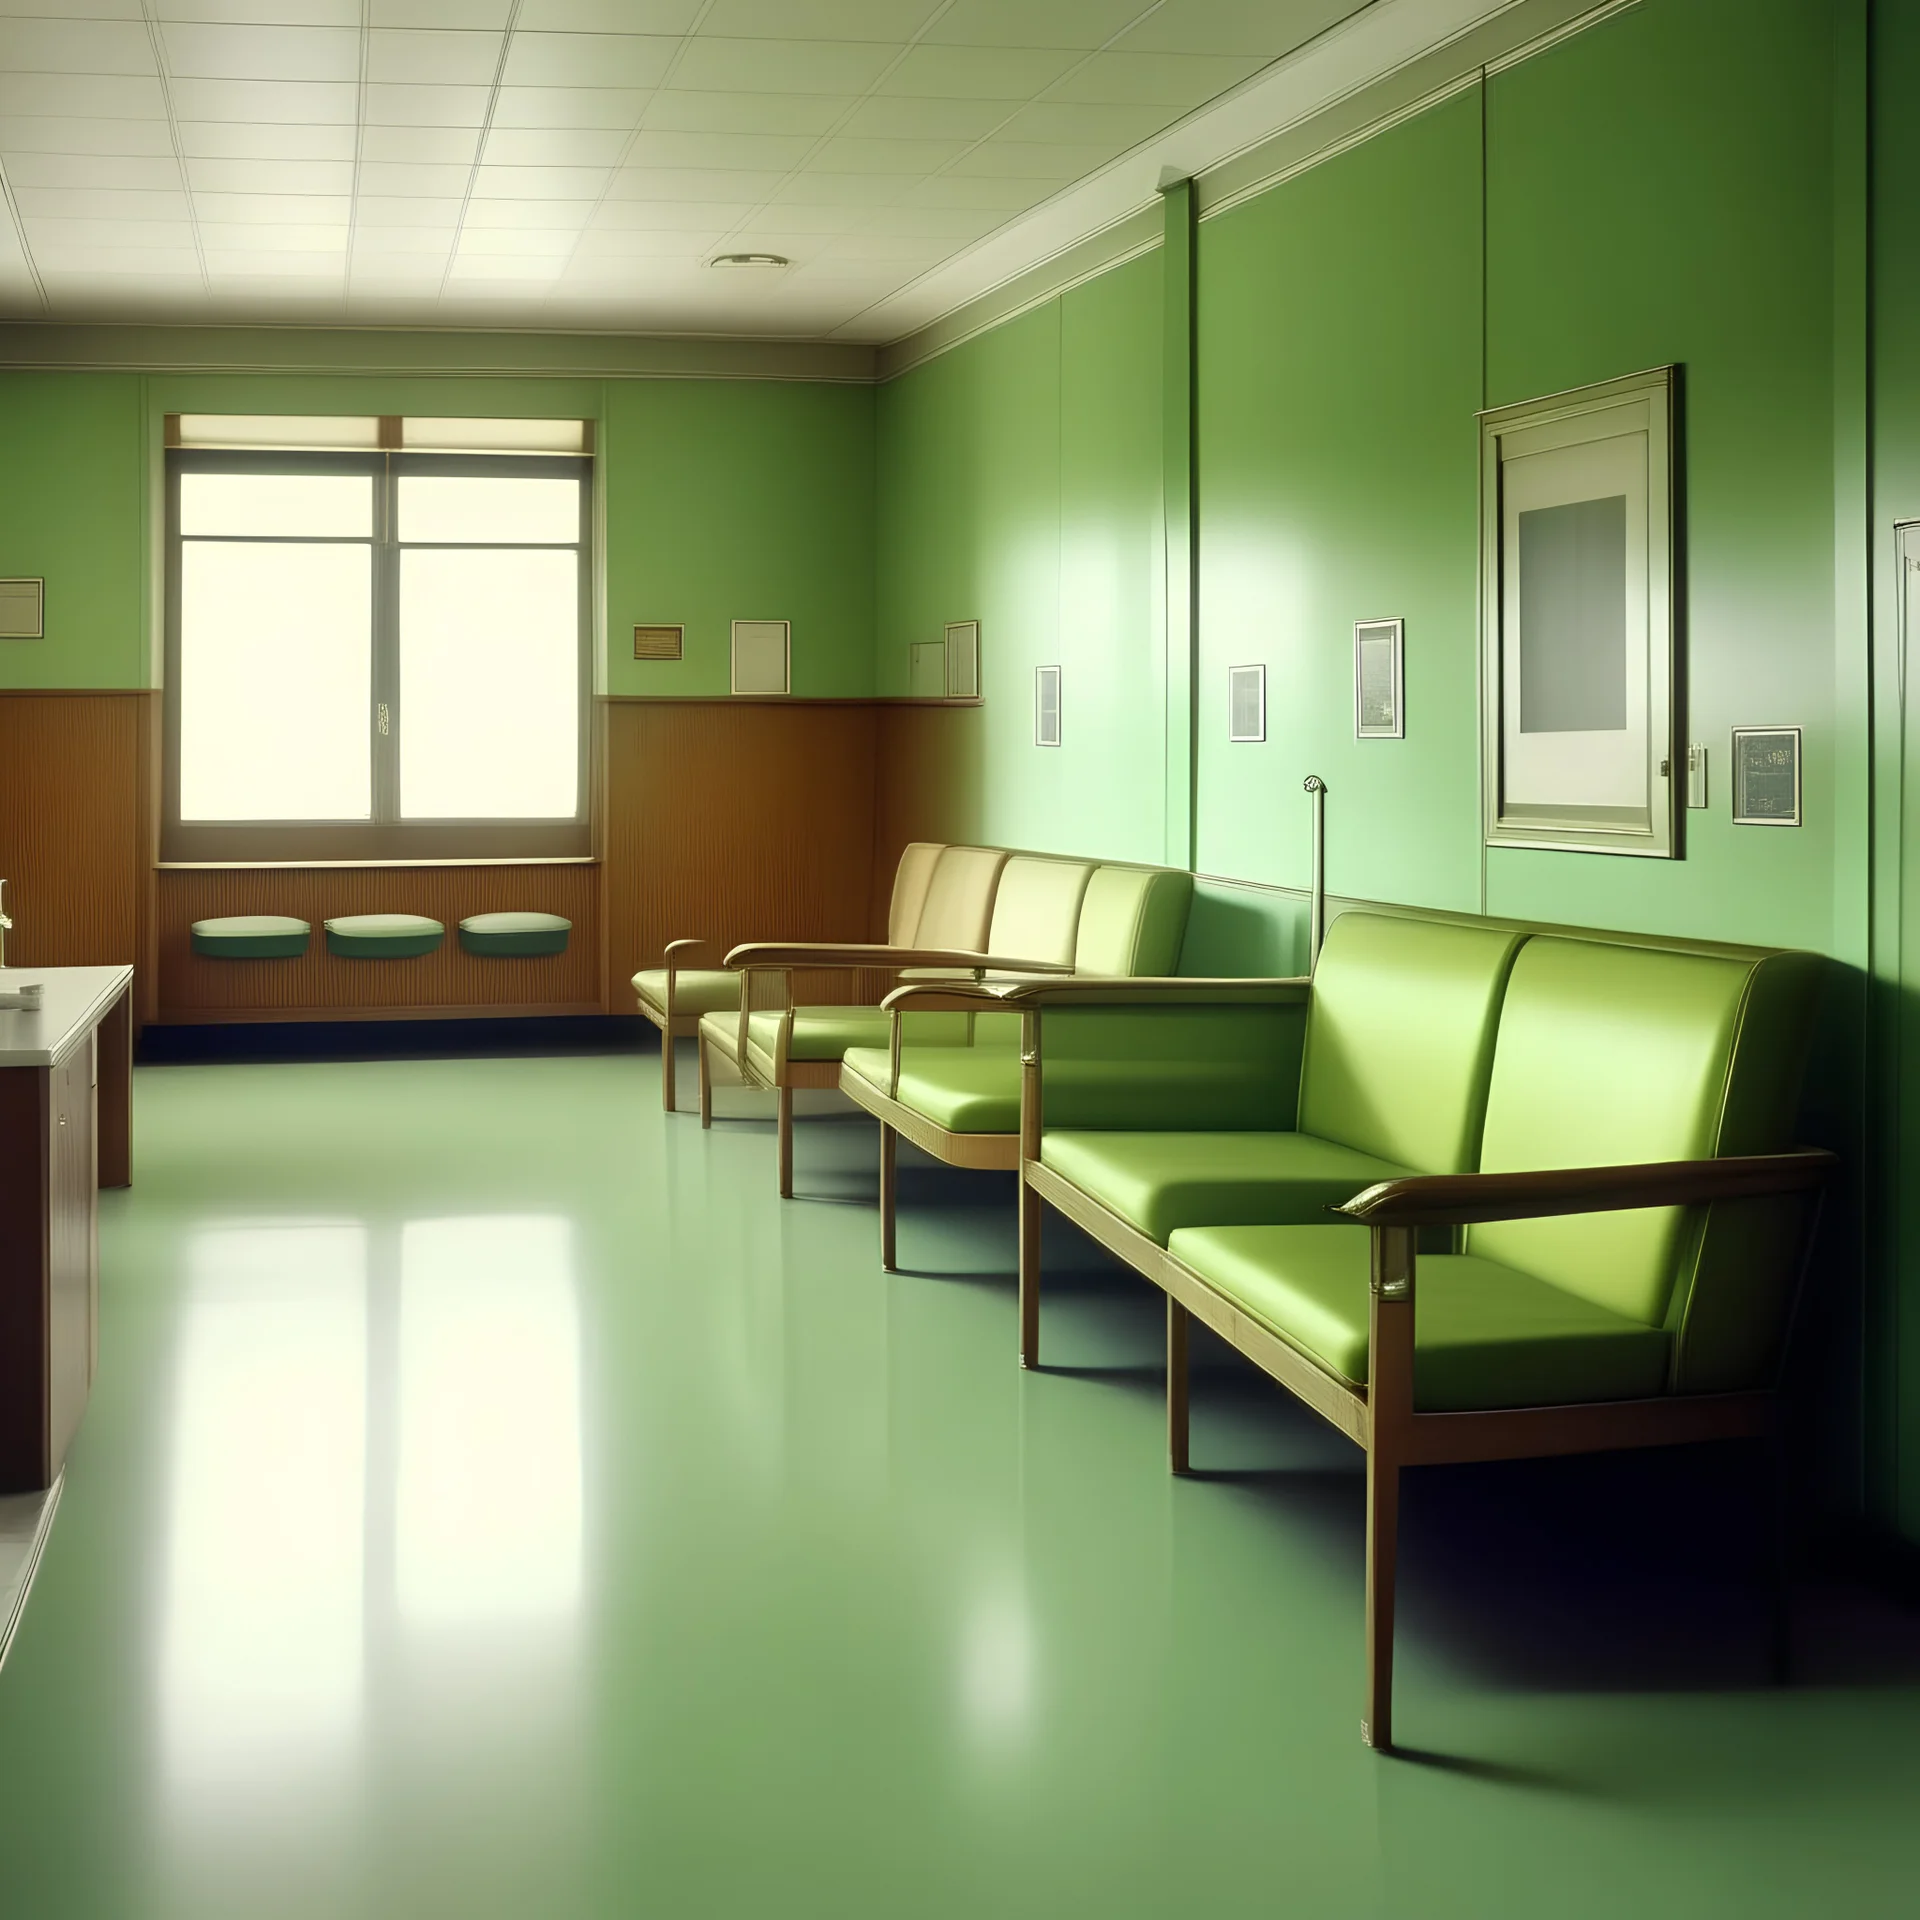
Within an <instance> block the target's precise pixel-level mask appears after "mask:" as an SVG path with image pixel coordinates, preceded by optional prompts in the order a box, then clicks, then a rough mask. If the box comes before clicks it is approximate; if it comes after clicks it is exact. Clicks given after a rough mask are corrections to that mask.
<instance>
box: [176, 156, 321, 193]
mask: <svg viewBox="0 0 1920 1920" xmlns="http://www.w3.org/2000/svg"><path fill="white" fill-rule="evenodd" d="M187 179H188V181H189V182H190V183H191V185H192V186H193V188H194V190H195V191H196V192H198V193H286V194H298V193H351V192H352V191H353V163H352V162H351V161H350V160H213V159H193V160H189V161H188V162H187Z"/></svg>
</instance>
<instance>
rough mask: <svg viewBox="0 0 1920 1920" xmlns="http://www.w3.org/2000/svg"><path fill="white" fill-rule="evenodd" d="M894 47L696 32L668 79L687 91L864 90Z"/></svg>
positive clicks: (859, 41) (849, 41) (853, 42)
mask: <svg viewBox="0 0 1920 1920" xmlns="http://www.w3.org/2000/svg"><path fill="white" fill-rule="evenodd" d="M898 52H899V48H898V47H890V46H884V45H880V44H877V43H875V42H872V41H866V40H710V39H708V38H707V37H706V35H704V34H702V35H700V36H698V37H697V38H695V39H694V40H691V41H689V42H688V44H687V49H686V52H685V54H684V55H683V56H682V58H681V61H680V64H679V65H678V66H677V67H676V68H675V69H674V72H673V83H674V85H675V86H676V87H684V88H686V89H687V90H688V91H689V92H693V93H864V92H865V91H866V90H867V88H868V87H870V86H872V85H873V83H874V82H875V81H876V80H877V79H879V77H880V75H881V74H882V73H884V72H885V71H886V68H887V66H888V63H889V62H890V61H891V60H892V59H893V58H894V56H895V55H896V54H897V53H898ZM909 57H911V56H909Z"/></svg>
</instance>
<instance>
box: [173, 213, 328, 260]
mask: <svg viewBox="0 0 1920 1920" xmlns="http://www.w3.org/2000/svg"><path fill="white" fill-rule="evenodd" d="M200 244H201V245H202V246H203V247H205V248H206V250H207V259H208V262H209V263H211V262H212V261H213V260H214V258H215V257H216V256H218V255H221V254H228V253H254V252H259V253H335V252H344V251H345V249H346V244H347V223H346V222H345V221H344V220H338V221H334V220H330V221H328V222H326V224H325V225H323V226H298V227H296V226H291V225H285V224H281V223H279V222H267V223H265V224H260V223H256V222H252V221H244V222H238V223H233V222H228V221H224V220H203V221H201V223H200Z"/></svg>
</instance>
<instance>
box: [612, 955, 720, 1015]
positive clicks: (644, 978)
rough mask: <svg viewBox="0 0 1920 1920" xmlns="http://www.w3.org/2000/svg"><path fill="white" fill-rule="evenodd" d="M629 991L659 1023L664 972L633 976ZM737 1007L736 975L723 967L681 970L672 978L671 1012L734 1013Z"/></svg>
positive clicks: (663, 1006)
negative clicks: (635, 994)
mask: <svg viewBox="0 0 1920 1920" xmlns="http://www.w3.org/2000/svg"><path fill="white" fill-rule="evenodd" d="M633 990H634V992H635V993H637V994H638V995H639V996H640V998H641V999H642V1000H643V1001H644V1002H645V1003H646V1005H647V1006H648V1007H650V1008H651V1009H652V1010H653V1012H654V1014H655V1015H656V1016H657V1017H658V1018H659V1019H661V1020H664V1019H665V1018H666V1017H667V970H666V968H665V967H648V968H647V969H646V970H645V971H644V972H641V973H636V974H635V975H634V976H633ZM739 1007H740V976H739V975H738V974H737V973H729V972H728V971H727V970H726V968H724V967H713V968H706V967H681V968H679V969H678V970H677V971H676V972H675V974H674V976H673V1010H674V1012H675V1014H676V1015H678V1016H680V1017H682V1018H684V1017H685V1016H686V1015H688V1014H699V1013H734V1012H737V1011H738V1010H739Z"/></svg>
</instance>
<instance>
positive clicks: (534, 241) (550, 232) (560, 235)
mask: <svg viewBox="0 0 1920 1920" xmlns="http://www.w3.org/2000/svg"><path fill="white" fill-rule="evenodd" d="M578 237H579V229H578V228H577V227H574V228H562V227H555V228H552V229H542V228H539V227H467V228H464V229H463V230H462V232H461V235H460V257H461V258H462V259H463V260H467V259H476V260H477V259H480V258H482V257H483V256H487V255H502V254H516V255H518V254H524V255H529V256H533V255H538V256H540V257H542V258H546V259H559V260H564V259H565V258H566V257H567V255H568V254H570V253H571V252H572V251H573V243H574V241H575V240H576V239H577V238H578Z"/></svg>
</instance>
